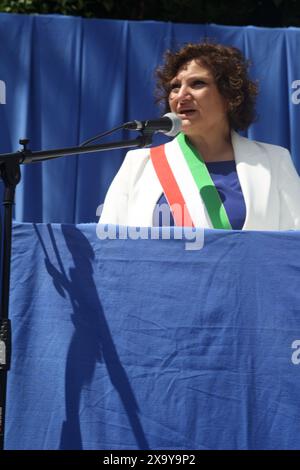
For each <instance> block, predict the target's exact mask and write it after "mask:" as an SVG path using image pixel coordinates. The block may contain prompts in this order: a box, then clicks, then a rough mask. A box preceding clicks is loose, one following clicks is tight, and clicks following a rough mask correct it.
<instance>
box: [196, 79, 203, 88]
mask: <svg viewBox="0 0 300 470" xmlns="http://www.w3.org/2000/svg"><path fill="white" fill-rule="evenodd" d="M203 85H205V82H203V80H195V81H194V82H193V86H194V87H196V88H197V87H201V86H203Z"/></svg>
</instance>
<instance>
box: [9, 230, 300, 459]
mask: <svg viewBox="0 0 300 470" xmlns="http://www.w3.org/2000/svg"><path fill="white" fill-rule="evenodd" d="M173 230H176V229H173ZM188 230H192V229H188ZM170 233H171V237H170V239H166V238H164V236H163V234H162V230H161V229H155V234H154V235H155V236H154V239H150V238H147V239H146V238H144V239H142V238H138V237H137V239H136V240H132V239H128V238H127V239H122V238H119V239H110V238H107V239H103V240H100V239H99V238H98V237H97V234H96V225H95V224H83V225H77V226H75V225H59V224H51V225H50V224H48V225H47V224H19V223H16V224H15V225H14V229H13V246H12V272H11V297H10V318H11V320H12V331H13V343H12V344H13V350H12V366H11V370H10V372H9V374H8V389H7V414H6V436H5V445H6V449H26V450H29V449H45V450H46V449H86V450H88V449H90V450H92V449H111V450H115V449H200V450H201V449H299V435H300V400H299V396H300V380H299V377H300V288H299V286H300V284H299V280H300V232H247V231H245V232H242V231H221V230H220V231H218V230H207V231H205V233H204V240H203V246H202V245H201V246H202V247H201V248H199V249H197V250H195V249H186V248H187V245H186V243H187V241H190V240H191V238H190V235H191V234H190V233H188V232H186V234H185V235H186V237H181V238H178V233H177V235H176V233H174V231H173V232H172V231H171V232H170Z"/></svg>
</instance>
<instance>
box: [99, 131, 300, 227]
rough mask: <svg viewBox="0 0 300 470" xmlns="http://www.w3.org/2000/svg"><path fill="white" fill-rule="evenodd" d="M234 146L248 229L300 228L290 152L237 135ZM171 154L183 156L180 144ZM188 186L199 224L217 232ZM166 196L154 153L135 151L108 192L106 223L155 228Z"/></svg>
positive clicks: (299, 190)
mask: <svg viewBox="0 0 300 470" xmlns="http://www.w3.org/2000/svg"><path fill="white" fill-rule="evenodd" d="M232 145H233V150H234V156H235V161H236V168H237V174H238V178H239V181H240V185H241V189H242V192H243V196H244V200H245V205H246V219H245V223H244V226H243V230H289V229H300V178H299V176H298V174H297V172H296V169H295V167H294V165H293V163H292V159H291V156H290V154H289V152H288V150H287V149H285V148H283V147H279V146H277V145H271V144H265V143H261V142H256V141H251V140H249V139H246V138H245V137H241V136H240V135H239V134H237V133H236V132H232ZM165 151H166V155H167V158H168V160H170V159H174V158H178V151H179V147H178V143H177V140H176V139H174V140H172V141H171V142H168V143H167V144H166V147H165ZM187 177H189V176H188V175H187ZM190 177H191V176H190ZM191 178H192V177H191ZM186 186H187V188H189V189H187V193H186V194H185V195H184V196H185V200H186V203H187V206H188V209H189V212H190V214H191V216H192V218H193V220H196V224H195V225H196V226H199V227H203V228H212V225H211V222H210V219H209V216H208V214H207V211H206V209H205V207H204V205H203V201H202V199H201V196H200V194H199V191H198V190H197V188H196V185H195V184H191V185H189V184H187V185H186ZM162 193H163V190H162V187H161V184H160V182H159V180H158V177H157V175H156V172H155V170H154V168H153V165H152V162H151V159H150V149H149V148H146V149H138V150H131V151H129V152H128V153H127V155H126V157H125V160H124V162H123V164H122V166H121V168H120V170H119V172H118V173H117V175H116V176H115V178H114V180H113V182H112V184H111V186H110V188H109V190H108V193H107V195H106V198H105V201H104V207H103V210H102V214H101V217H100V223H103V224H116V225H118V224H119V225H127V226H137V227H149V226H152V225H153V212H154V209H155V206H156V203H157V201H158V200H159V198H160V196H161V195H162ZM193 215H194V217H193Z"/></svg>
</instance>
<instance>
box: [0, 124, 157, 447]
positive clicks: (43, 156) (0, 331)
mask: <svg viewBox="0 0 300 470" xmlns="http://www.w3.org/2000/svg"><path fill="white" fill-rule="evenodd" d="M140 132H141V135H140V136H138V137H137V138H136V139H132V140H122V141H118V142H111V143H107V144H100V145H90V146H88V147H67V148H61V149H54V150H43V151H37V152H32V151H31V150H29V149H28V148H27V145H28V143H29V140H28V139H21V140H20V141H19V143H20V144H21V145H22V146H23V149H22V150H20V151H18V152H15V153H5V154H0V177H1V178H2V180H3V182H4V197H3V206H4V225H3V243H2V247H0V249H1V248H2V266H1V274H2V279H1V280H2V288H1V303H0V450H3V449H4V436H5V409H6V389H7V372H8V371H9V369H10V362H11V343H12V340H11V337H12V335H11V322H10V320H9V318H8V313H9V312H8V310H9V282H10V264H11V240H12V218H13V217H12V216H13V205H14V199H15V189H16V186H17V184H18V183H19V181H20V179H21V171H20V165H21V164H26V163H34V162H40V161H43V160H49V159H52V158H58V157H63V156H66V155H75V154H77V155H78V154H81V153H91V152H101V151H104V150H114V149H121V148H130V147H140V148H142V147H145V146H147V145H150V144H151V143H152V137H153V132H149V131H146V130H141V131H140Z"/></svg>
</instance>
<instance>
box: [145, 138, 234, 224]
mask: <svg viewBox="0 0 300 470" xmlns="http://www.w3.org/2000/svg"><path fill="white" fill-rule="evenodd" d="M176 141H177V146H178V151H179V154H178V155H174V157H176V158H172V157H173V156H172V155H171V156H167V154H166V151H165V145H160V146H159V147H153V148H151V149H150V157H151V161H152V164H153V167H154V169H155V172H156V174H157V177H158V179H159V181H160V184H161V186H162V188H163V191H164V194H165V196H166V199H167V201H168V204H169V206H170V209H171V212H172V214H173V217H174V221H175V224H176V225H178V226H186V227H192V226H197V225H198V220H199V216H198V215H197V213H196V211H195V210H193V208H191V210H189V203H188V201H187V197H189V194H190V193H192V192H193V191H194V192H195V189H196V190H197V195H200V197H199V196H198V197H199V201H200V200H202V201H203V203H204V207H205V209H203V207H202V205H201V203H199V212H201V210H202V211H203V210H206V212H207V214H208V216H209V218H210V221H211V225H212V227H213V228H216V229H226V230H230V229H231V228H232V227H231V224H230V222H229V219H228V216H227V213H226V209H225V207H224V205H223V203H222V200H221V198H220V196H219V193H218V191H217V189H216V187H215V184H214V182H213V180H212V179H211V176H210V174H209V171H208V169H207V167H206V165H205V162H204V160H203V158H202V156H201V155H200V154H199V153H198V152H197V150H196V149H195V148H194V147H193V146H192V145H191V143H190V142H189V141H188V140H187V139H186V137H185V135H184V134H183V133H180V134H178V136H177V137H176ZM168 145H170V144H168ZM175 162H176V163H175ZM191 185H193V186H194V187H191ZM197 219H198V220H197Z"/></svg>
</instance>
